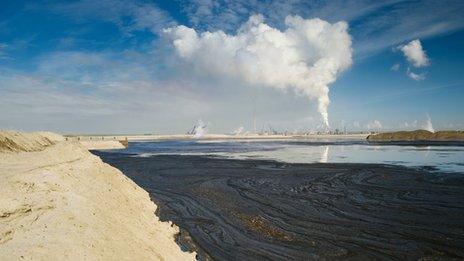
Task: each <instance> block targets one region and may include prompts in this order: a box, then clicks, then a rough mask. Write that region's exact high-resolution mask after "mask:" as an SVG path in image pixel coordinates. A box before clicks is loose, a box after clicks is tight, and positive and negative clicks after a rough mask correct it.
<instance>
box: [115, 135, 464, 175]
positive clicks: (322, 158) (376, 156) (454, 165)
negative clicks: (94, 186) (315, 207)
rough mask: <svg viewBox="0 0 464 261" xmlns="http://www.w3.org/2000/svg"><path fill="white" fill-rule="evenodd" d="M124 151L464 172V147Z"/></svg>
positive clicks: (272, 145) (191, 144) (259, 145)
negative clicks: (380, 165) (425, 167)
mask: <svg viewBox="0 0 464 261" xmlns="http://www.w3.org/2000/svg"><path fill="white" fill-rule="evenodd" d="M123 152H126V153H131V154H136V155H138V156H142V157H143V156H150V155H164V154H171V155H212V156H220V157H227V158H237V159H248V158H253V159H257V158H258V159H273V160H277V161H282V162H288V163H315V162H320V163H380V164H394V165H404V166H412V167H419V166H431V167H436V168H437V169H439V170H442V171H453V172H464V147H462V146H422V147H415V146H396V145H395V146H393V145H381V146H380V145H370V144H368V143H367V142H365V141H298V140H293V141H292V140H287V141H262V140H261V141H259V140H258V141H161V142H131V144H130V146H129V148H128V149H126V150H124V151H123Z"/></svg>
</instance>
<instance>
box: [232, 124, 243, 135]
mask: <svg viewBox="0 0 464 261" xmlns="http://www.w3.org/2000/svg"><path fill="white" fill-rule="evenodd" d="M244 129H245V128H243V126H240V127H238V128H237V129H235V130H234V131H233V132H232V135H240V134H242V133H243V130H244Z"/></svg>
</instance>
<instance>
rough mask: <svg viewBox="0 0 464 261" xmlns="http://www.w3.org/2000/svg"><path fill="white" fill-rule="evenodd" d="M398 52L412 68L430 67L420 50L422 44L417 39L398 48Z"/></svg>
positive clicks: (422, 50) (425, 55) (425, 56)
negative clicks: (399, 51)
mask: <svg viewBox="0 0 464 261" xmlns="http://www.w3.org/2000/svg"><path fill="white" fill-rule="evenodd" d="M399 48H400V50H401V51H402V52H403V54H404V56H405V57H406V59H407V60H408V62H409V63H411V64H412V65H413V66H414V67H424V66H427V65H430V61H429V58H428V57H427V54H426V53H425V51H424V49H422V44H421V42H420V41H419V39H416V40H413V41H411V42H409V43H408V44H406V45H403V46H400V47H399Z"/></svg>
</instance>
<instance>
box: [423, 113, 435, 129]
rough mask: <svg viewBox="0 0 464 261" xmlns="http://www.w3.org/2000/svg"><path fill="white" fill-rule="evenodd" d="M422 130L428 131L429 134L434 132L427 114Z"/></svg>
mask: <svg viewBox="0 0 464 261" xmlns="http://www.w3.org/2000/svg"><path fill="white" fill-rule="evenodd" d="M423 129H424V130H427V131H430V132H435V130H434V129H433V125H432V119H431V118H430V115H428V114H427V121H426V122H425V125H424V127H423Z"/></svg>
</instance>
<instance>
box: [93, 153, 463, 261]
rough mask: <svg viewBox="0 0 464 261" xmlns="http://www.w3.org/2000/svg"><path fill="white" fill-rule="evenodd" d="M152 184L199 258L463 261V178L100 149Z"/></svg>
mask: <svg viewBox="0 0 464 261" xmlns="http://www.w3.org/2000/svg"><path fill="white" fill-rule="evenodd" d="M98 154H99V156H101V157H102V158H103V160H104V161H105V162H107V163H109V164H111V165H113V166H115V167H117V168H119V169H120V170H122V171H123V172H124V173H125V174H126V175H127V176H129V177H130V178H131V179H133V180H134V181H135V182H136V183H137V184H139V185H140V186H142V187H143V188H144V189H146V190H147V191H148V192H149V193H150V195H151V196H152V198H153V200H154V201H155V202H156V203H157V204H158V206H159V210H158V212H159V213H158V214H159V215H161V218H162V219H163V220H172V221H173V222H174V223H176V224H177V225H179V226H180V227H181V228H183V229H185V230H186V231H188V232H189V235H190V236H191V238H192V239H193V242H194V243H195V245H196V246H197V248H198V252H199V253H200V255H201V257H202V258H203V259H208V258H211V259H215V260H257V259H259V260H307V259H418V258H432V259H436V258H438V259H440V258H445V259H448V258H457V259H461V258H464V203H463V202H464V175H462V174H456V173H454V174H439V173H436V172H428V171H427V170H418V169H412V168H405V167H396V166H388V165H375V164H285V163H278V162H274V161H263V160H231V159H218V158H208V157H204V156H180V155H177V156H176V155H164V156H152V157H146V158H140V157H130V155H125V154H117V153H104V152H98Z"/></svg>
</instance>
